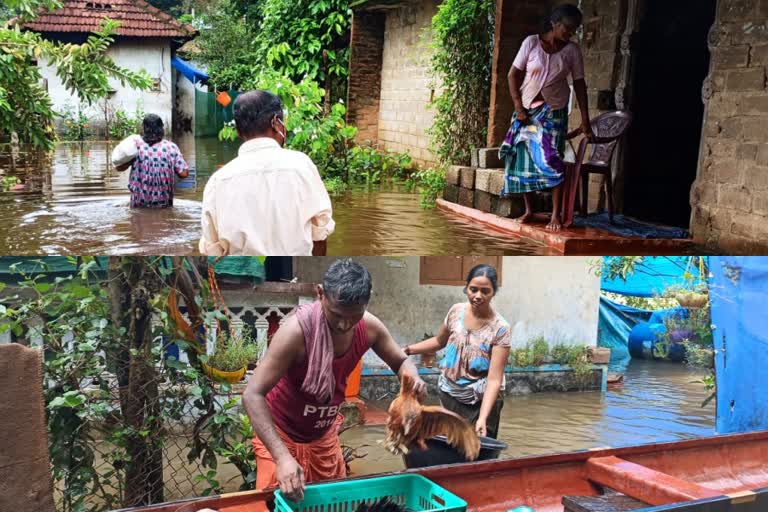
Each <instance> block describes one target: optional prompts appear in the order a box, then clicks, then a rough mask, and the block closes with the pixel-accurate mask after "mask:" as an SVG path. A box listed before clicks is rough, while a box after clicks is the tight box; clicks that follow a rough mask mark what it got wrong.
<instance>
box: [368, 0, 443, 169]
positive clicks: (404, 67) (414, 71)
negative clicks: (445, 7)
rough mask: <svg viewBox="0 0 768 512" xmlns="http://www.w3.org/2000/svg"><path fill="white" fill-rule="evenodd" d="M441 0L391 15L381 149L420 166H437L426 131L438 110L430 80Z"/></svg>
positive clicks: (415, 4)
mask: <svg viewBox="0 0 768 512" xmlns="http://www.w3.org/2000/svg"><path fill="white" fill-rule="evenodd" d="M439 3H440V2H439V0H423V1H422V0H413V1H411V2H408V3H405V4H404V5H402V6H400V7H399V8H397V9H394V10H391V11H388V13H387V16H386V28H385V34H384V55H383V63H382V71H381V102H380V105H379V120H378V123H379V125H378V129H379V131H378V141H379V145H380V147H383V148H386V149H391V150H394V151H401V152H408V153H410V155H411V157H412V158H413V159H414V160H415V161H416V162H417V163H418V164H420V165H428V164H430V163H432V162H434V161H436V158H435V156H434V155H433V154H432V152H431V151H430V150H429V136H428V135H427V133H426V130H427V129H428V128H430V127H431V126H432V122H433V119H434V111H433V110H431V109H429V108H428V104H429V102H430V101H431V99H432V95H433V91H432V89H431V87H430V85H431V83H432V78H431V77H430V76H429V74H428V73H429V57H430V54H431V53H430V50H429V47H428V45H429V28H430V27H431V23H432V17H433V16H434V15H435V13H436V12H437V6H438V5H439Z"/></svg>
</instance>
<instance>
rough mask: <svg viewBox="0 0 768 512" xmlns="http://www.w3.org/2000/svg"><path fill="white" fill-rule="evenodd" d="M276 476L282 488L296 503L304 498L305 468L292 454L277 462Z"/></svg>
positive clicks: (287, 496) (286, 495)
mask: <svg viewBox="0 0 768 512" xmlns="http://www.w3.org/2000/svg"><path fill="white" fill-rule="evenodd" d="M275 476H276V477H277V484H278V485H279V486H280V490H281V491H282V492H283V494H285V497H286V498H288V499H289V500H291V501H293V502H294V503H298V502H300V501H301V500H303V499H304V487H305V486H306V483H305V482H304V470H303V469H302V468H301V466H300V465H299V463H298V462H296V459H294V458H293V457H291V456H290V455H288V456H286V457H285V458H283V459H280V460H278V461H277V462H276V468H275Z"/></svg>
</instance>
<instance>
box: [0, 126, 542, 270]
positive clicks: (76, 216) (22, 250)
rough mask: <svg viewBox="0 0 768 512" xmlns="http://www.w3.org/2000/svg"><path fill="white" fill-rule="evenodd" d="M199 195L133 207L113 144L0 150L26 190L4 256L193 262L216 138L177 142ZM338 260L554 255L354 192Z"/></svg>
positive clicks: (381, 190)
mask: <svg viewBox="0 0 768 512" xmlns="http://www.w3.org/2000/svg"><path fill="white" fill-rule="evenodd" d="M177 143H178V144H179V147H180V148H181V150H182V153H183V154H184V157H185V158H186V159H187V162H188V163H189V165H190V167H192V168H194V169H196V170H197V179H196V181H195V182H194V184H193V186H191V187H189V188H180V189H177V192H176V200H175V202H174V205H175V206H174V208H172V209H167V210H157V211H146V210H134V211H132V210H130V209H129V208H128V190H127V181H128V174H127V173H118V172H117V171H115V170H114V169H113V168H112V167H111V165H109V156H110V154H111V150H112V147H111V146H110V145H109V144H108V143H106V142H92V143H66V144H59V145H57V146H56V148H55V150H54V151H53V152H52V153H51V154H49V155H48V154H39V153H36V152H33V151H31V150H30V149H29V148H23V149H22V150H21V152H20V153H19V154H14V153H13V152H12V151H11V148H10V147H9V146H7V145H6V146H4V147H3V148H0V170H2V172H4V173H6V174H8V175H14V176H17V177H19V178H20V179H21V180H22V182H23V183H24V188H23V189H22V190H18V191H13V192H6V193H0V216H2V218H3V220H4V221H5V222H3V223H2V224H0V250H1V251H2V252H3V254H29V255H32V254H41V255H43V254H63V253H66V254H78V255H85V254H157V253H158V252H162V253H163V254H189V253H194V252H196V250H197V240H199V237H200V225H199V224H200V220H199V219H200V200H201V199H202V194H203V189H204V187H205V183H206V181H207V179H208V177H209V176H210V175H211V174H212V173H213V172H215V171H216V169H217V168H219V167H220V166H221V165H223V164H225V163H226V162H228V161H229V160H231V159H232V158H234V157H235V156H236V154H237V148H238V144H236V143H222V142H219V141H218V140H216V139H193V138H191V137H186V138H182V139H180V140H178V141H177ZM333 202H334V217H335V218H336V222H337V228H336V233H335V234H334V235H333V237H332V238H331V239H330V240H329V244H328V252H329V254H332V255H342V254H343V255H376V254H393V255H394V254H422V255H430V254H547V253H549V252H551V251H550V250H549V249H547V248H546V247H544V246H543V245H540V244H537V243H535V242H532V241H531V242H529V241H525V240H522V239H515V238H510V237H509V236H508V235H506V236H505V235H502V234H499V235H496V234H494V233H493V232H488V231H486V230H481V229H480V228H479V227H478V226H475V225H472V224H470V223H466V222H464V221H462V220H459V219H456V218H453V217H452V216H448V215H446V214H444V213H442V212H439V211H436V210H423V209H421V208H419V197H418V195H416V194H413V193H409V192H408V191H406V190H405V189H404V188H403V187H401V186H397V185H387V186H383V187H372V188H363V187H359V188H355V189H354V190H351V191H349V192H347V193H346V194H344V195H342V196H340V197H336V198H334V199H333Z"/></svg>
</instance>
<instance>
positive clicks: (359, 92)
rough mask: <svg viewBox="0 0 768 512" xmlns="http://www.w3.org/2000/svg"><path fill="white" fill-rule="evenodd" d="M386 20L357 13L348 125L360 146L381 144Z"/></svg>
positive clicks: (352, 47) (381, 15)
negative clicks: (366, 143) (368, 143)
mask: <svg viewBox="0 0 768 512" xmlns="http://www.w3.org/2000/svg"><path fill="white" fill-rule="evenodd" d="M385 19H386V15H385V14H384V13H382V12H367V11H355V12H354V14H353V16H352V32H351V36H350V37H351V42H350V57H349V89H348V92H347V104H348V106H349V109H348V110H347V122H348V123H350V124H353V125H355V126H356V127H357V140H358V141H359V142H361V143H363V142H366V141H370V142H371V143H372V144H374V145H375V144H377V143H378V141H379V102H380V99H381V66H382V59H383V56H384V26H385Z"/></svg>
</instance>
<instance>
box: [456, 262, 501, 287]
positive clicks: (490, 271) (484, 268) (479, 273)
mask: <svg viewBox="0 0 768 512" xmlns="http://www.w3.org/2000/svg"><path fill="white" fill-rule="evenodd" d="M483 276H484V277H487V278H488V280H489V281H490V282H491V286H493V293H496V292H497V291H498V290H499V285H498V281H499V276H498V274H497V273H496V267H494V266H493V265H486V264H485V263H483V264H480V265H475V266H474V267H472V270H470V271H469V274H467V286H469V283H471V282H472V280H473V279H474V278H476V277H483ZM467 286H465V287H464V293H466V292H467Z"/></svg>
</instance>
